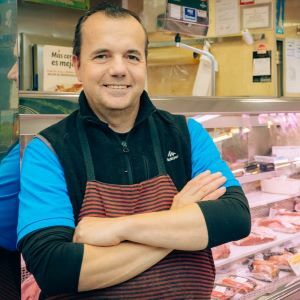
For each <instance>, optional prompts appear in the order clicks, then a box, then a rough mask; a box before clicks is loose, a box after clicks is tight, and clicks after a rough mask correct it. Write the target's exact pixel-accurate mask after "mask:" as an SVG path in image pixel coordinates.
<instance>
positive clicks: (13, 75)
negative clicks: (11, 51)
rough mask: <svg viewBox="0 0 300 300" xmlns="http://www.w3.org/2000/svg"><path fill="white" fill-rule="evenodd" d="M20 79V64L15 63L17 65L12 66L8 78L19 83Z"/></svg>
mask: <svg viewBox="0 0 300 300" xmlns="http://www.w3.org/2000/svg"><path fill="white" fill-rule="evenodd" d="M18 77H19V71H18V63H17V62H15V64H14V65H13V66H12V68H11V69H10V71H9V72H8V74H7V78H8V79H9V80H13V81H16V82H18Z"/></svg>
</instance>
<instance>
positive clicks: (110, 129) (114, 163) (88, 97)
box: [18, 4, 250, 299]
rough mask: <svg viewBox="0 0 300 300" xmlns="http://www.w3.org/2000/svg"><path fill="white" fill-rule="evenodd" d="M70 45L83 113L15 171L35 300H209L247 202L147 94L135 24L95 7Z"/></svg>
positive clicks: (191, 129) (196, 136)
mask: <svg viewBox="0 0 300 300" xmlns="http://www.w3.org/2000/svg"><path fill="white" fill-rule="evenodd" d="M73 45H74V47H73V65H74V67H75V71H76V74H77V77H78V79H79V80H80V81H81V82H82V84H83V91H82V92H81V94H80V96H79V109H78V110H76V111H75V112H74V113H72V114H70V115H69V116H68V117H67V118H65V119H64V120H62V121H61V122H59V123H57V124H55V125H53V126H51V127H49V128H46V129H45V130H43V131H42V132H40V133H39V135H38V136H37V137H36V138H34V139H33V140H32V141H31V142H30V143H29V145H28V146H27V148H26V150H25V153H24V157H23V162H22V171H21V191H20V207H19V223H18V248H19V249H20V250H21V251H22V254H23V256H24V259H25V261H26V264H27V267H28V269H29V271H30V272H31V273H32V274H33V275H34V277H35V279H36V281H37V283H38V284H39V286H40V288H41V290H42V293H41V296H40V299H51V298H52V297H53V299H209V298H210V294H211V291H212V288H213V284H214V278H215V269H214V262H213V259H212V255H211V250H210V248H211V247H214V246H217V245H220V244H222V243H225V242H229V241H232V240H238V239H241V238H243V237H245V236H247V235H248V234H249V232H250V213H249V206H248V202H247V199H246V197H245V194H244V193H243V191H242V189H241V187H240V185H239V183H238V182H237V181H236V179H235V178H234V176H233V175H232V173H231V171H230V170H229V168H228V166H227V165H226V163H225V162H224V161H223V160H222V159H221V157H220V154H219V152H218V151H217V149H216V146H215V145H214V143H213V141H212V139H211V138H210V136H209V135H208V133H207V131H206V130H205V129H204V128H203V127H202V126H201V125H200V124H199V123H197V122H196V121H195V120H192V119H190V120H188V123H187V122H186V120H185V118H184V117H183V116H177V115H172V114H170V113H168V112H165V111H162V110H159V109H157V108H156V107H155V106H154V105H153V103H152V102H151V100H150V98H149V96H148V94H147V93H146V92H145V91H144V86H145V80H146V68H147V46H148V37H147V33H146V30H145V28H144V27H143V25H142V24H141V22H140V20H139V18H138V16H136V15H135V14H134V13H132V12H131V11H128V10H126V9H123V8H120V7H116V6H113V5H108V4H101V5H99V6H97V7H96V8H94V9H91V10H90V11H87V12H86V13H85V14H84V15H83V16H82V17H81V18H80V19H79V21H78V23H77V26H76V29H75V37H74V43H73Z"/></svg>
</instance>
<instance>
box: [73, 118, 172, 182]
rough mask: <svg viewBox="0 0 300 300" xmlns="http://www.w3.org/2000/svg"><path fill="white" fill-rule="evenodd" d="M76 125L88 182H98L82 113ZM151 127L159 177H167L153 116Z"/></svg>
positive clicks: (150, 122) (150, 119)
mask: <svg viewBox="0 0 300 300" xmlns="http://www.w3.org/2000/svg"><path fill="white" fill-rule="evenodd" d="M76 125H77V130H78V135H79V142H80V146H81V150H82V154H83V160H84V164H85V169H86V176H87V181H94V180H96V177H95V169H94V164H93V159H92V154H91V150H90V145H89V142H88V139H87V135H86V131H85V128H84V126H83V122H82V120H81V119H80V113H78V114H77V119H76ZM149 127H150V134H151V140H152V144H153V149H154V155H155V160H156V164H157V169H158V175H165V174H167V172H166V167H165V164H164V161H163V156H162V152H161V145H160V140H159V136H158V131H157V127H156V124H155V122H154V119H153V116H152V115H151V116H150V117H149Z"/></svg>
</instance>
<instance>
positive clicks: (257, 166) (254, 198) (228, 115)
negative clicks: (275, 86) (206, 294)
mask: <svg viewBox="0 0 300 300" xmlns="http://www.w3.org/2000/svg"><path fill="white" fill-rule="evenodd" d="M77 98H78V95H77V94H65V93H64V94H49V93H40V92H34V93H33V92H21V93H20V105H21V112H26V113H25V114H24V113H21V114H20V124H21V126H20V127H21V130H20V133H21V142H22V147H24V145H25V144H26V143H27V142H28V140H30V138H31V137H32V136H33V135H34V134H36V133H37V132H39V131H40V130H42V129H43V128H45V127H47V126H49V125H51V124H53V123H55V122H57V121H59V120H60V119H62V118H64V117H65V116H66V114H68V113H71V112H72V111H73V110H74V109H76V107H77ZM153 102H154V104H155V106H156V107H158V108H160V109H164V110H167V111H170V112H172V113H176V114H184V115H185V116H186V117H187V118H194V119H195V120H197V121H198V122H200V123H202V125H203V126H204V127H205V128H206V129H207V130H208V132H209V133H210V135H211V136H212V138H213V140H214V141H215V144H216V145H217V147H218V149H219V151H220V153H221V155H222V157H223V159H224V160H226V161H227V163H228V164H229V166H230V168H231V169H232V171H233V173H234V174H235V176H236V177H237V179H238V180H239V182H240V184H241V185H242V186H243V189H244V191H245V193H246V195H247V198H248V200H249V205H250V209H251V216H252V233H251V236H250V238H248V240H243V241H237V242H234V243H229V244H228V245H226V249H225V250H224V253H223V252H221V254H220V253H218V255H219V256H220V257H219V259H215V266H216V273H217V275H216V292H217V293H216V294H217V295H222V293H224V291H226V292H227V294H228V296H227V297H224V298H216V299H247V300H248V299H260V298H261V297H262V298H261V299H300V254H298V252H300V99H299V100H298V99H295V98H255V99H254V98H248V97H243V98H222V97H217V98H213V97H210V98H202V97H201V98H200V97H155V98H153ZM49 112H52V113H49ZM53 112H54V113H53ZM237 230H238V229H237ZM216 250H220V249H215V250H214V252H215V254H214V255H215V258H216ZM221 251H223V250H222V249H221ZM258 265H259V266H258ZM262 265H263V266H262ZM258 278H260V279H258ZM291 282H293V283H291ZM245 287H246V288H245ZM297 292H298V294H297ZM220 297H221V296H220ZM288 297H294V298H288Z"/></svg>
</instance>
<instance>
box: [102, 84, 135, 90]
mask: <svg viewBox="0 0 300 300" xmlns="http://www.w3.org/2000/svg"><path fill="white" fill-rule="evenodd" d="M104 86H105V87H107V88H110V89H115V90H122V89H127V88H129V87H130V85H120V84H104Z"/></svg>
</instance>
